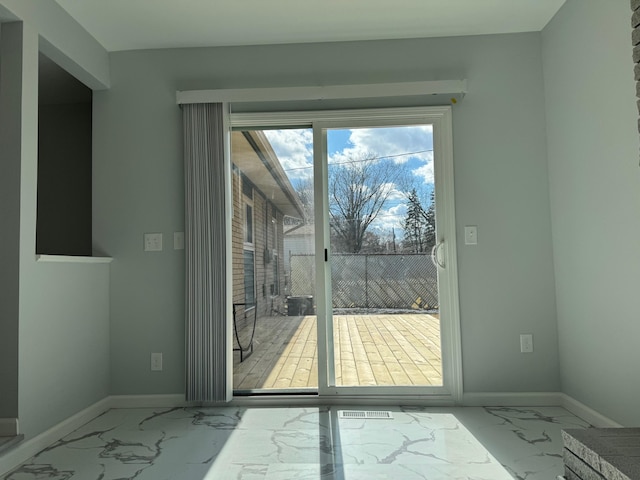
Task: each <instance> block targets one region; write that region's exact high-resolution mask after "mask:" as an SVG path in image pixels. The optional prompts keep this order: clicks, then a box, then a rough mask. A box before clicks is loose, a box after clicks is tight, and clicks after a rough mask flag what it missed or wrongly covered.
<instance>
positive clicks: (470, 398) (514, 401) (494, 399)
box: [462, 392, 562, 407]
mask: <svg viewBox="0 0 640 480" xmlns="http://www.w3.org/2000/svg"><path fill="white" fill-rule="evenodd" d="M560 395H561V394H560V393H559V392H522V393H520V392H518V393H510V392H495V393H493V392H492V393H484V392H479V393H464V394H463V395H462V406H463V407H555V406H561V405H562V404H561V398H560Z"/></svg>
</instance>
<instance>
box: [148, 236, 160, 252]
mask: <svg viewBox="0 0 640 480" xmlns="http://www.w3.org/2000/svg"><path fill="white" fill-rule="evenodd" d="M144 251H145V252H161V251H162V234H161V233H145V234H144Z"/></svg>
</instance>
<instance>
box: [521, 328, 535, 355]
mask: <svg viewBox="0 0 640 480" xmlns="http://www.w3.org/2000/svg"><path fill="white" fill-rule="evenodd" d="M520 353H533V335H532V334H530V333H524V334H522V335H520Z"/></svg>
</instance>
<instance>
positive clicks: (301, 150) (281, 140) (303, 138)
mask: <svg viewBox="0 0 640 480" xmlns="http://www.w3.org/2000/svg"><path fill="white" fill-rule="evenodd" d="M264 133H265V135H266V136H267V138H268V139H269V143H271V146H272V147H273V150H274V152H276V156H277V157H278V159H279V160H280V164H281V165H282V168H283V169H284V171H285V172H286V174H287V175H288V176H289V178H309V177H311V176H313V132H312V131H311V130H309V129H304V130H265V131H264Z"/></svg>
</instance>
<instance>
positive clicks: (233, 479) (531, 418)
mask: <svg viewBox="0 0 640 480" xmlns="http://www.w3.org/2000/svg"><path fill="white" fill-rule="evenodd" d="M341 410H347V411H349V410H353V408H352V407H346V408H340V407H333V406H332V407H320V408H303V407H300V408H293V407H291V408H284V407H283V408H275V407H269V408H247V407H221V408H173V409H161V408H153V409H113V410H109V411H108V412H106V413H104V414H102V415H101V416H99V417H97V418H95V419H94V420H92V421H91V422H89V423H87V424H86V425H84V426H83V427H81V428H79V429H78V430H76V431H75V432H73V433H71V434H70V435H68V436H67V437H65V438H63V439H62V440H59V441H58V442H56V443H54V444H53V445H51V446H49V447H48V448H46V449H44V450H43V451H41V452H40V453H38V454H37V455H36V456H35V457H33V458H31V459H30V460H29V461H27V462H26V463H24V464H23V465H21V466H20V467H18V468H17V469H15V470H13V471H12V472H10V473H8V474H5V476H4V477H2V478H3V480H40V479H47V480H70V479H73V480H124V479H137V480H164V479H175V480H227V479H228V480H287V479H296V480H297V479H301V480H316V479H318V480H319V479H322V480H360V479H362V480H364V479H366V480H382V479H394V480H397V479H400V480H413V479H416V480H417V479H421V480H424V479H428V480H463V479H464V480H512V479H517V480H543V479H544V480H549V479H555V478H556V476H557V475H560V474H562V453H561V452H562V440H561V435H560V431H561V429H562V428H583V427H585V428H586V427H588V426H589V425H588V424H587V423H586V422H584V421H583V420H581V419H579V418H577V417H576V416H574V415H572V414H570V413H569V412H567V411H566V410H564V409H563V408H559V407H536V408H506V407H484V408H481V407H477V408H476V407H465V408H426V407H424V408H423V407H396V408H390V407H380V408H372V407H367V410H370V411H379V410H388V411H391V413H392V416H393V418H392V419H358V418H355V419H354V418H349V419H344V418H340V411H341Z"/></svg>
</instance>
